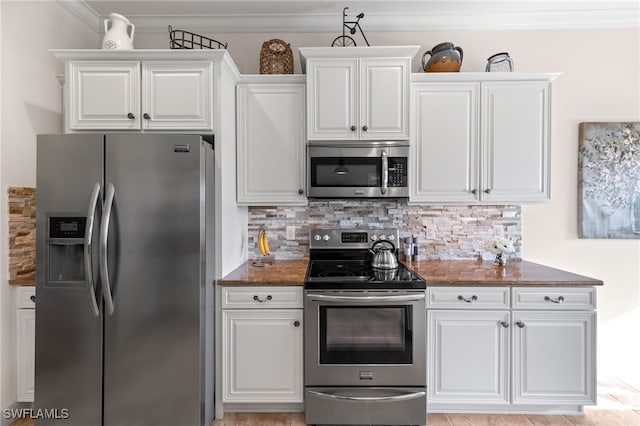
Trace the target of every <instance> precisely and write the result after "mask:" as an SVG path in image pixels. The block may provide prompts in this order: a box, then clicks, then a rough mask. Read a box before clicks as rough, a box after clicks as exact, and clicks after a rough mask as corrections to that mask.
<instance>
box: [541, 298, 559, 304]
mask: <svg viewBox="0 0 640 426" xmlns="http://www.w3.org/2000/svg"><path fill="white" fill-rule="evenodd" d="M544 300H546V301H547V302H551V303H558V304H560V303H562V302H564V296H558V298H557V299H555V300H553V299H552V298H550V297H549V296H545V297H544Z"/></svg>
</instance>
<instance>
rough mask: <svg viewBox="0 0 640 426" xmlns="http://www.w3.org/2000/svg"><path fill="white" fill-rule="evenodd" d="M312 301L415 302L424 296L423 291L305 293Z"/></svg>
mask: <svg viewBox="0 0 640 426" xmlns="http://www.w3.org/2000/svg"><path fill="white" fill-rule="evenodd" d="M307 297H308V298H309V299H311V301H312V302H355V303H371V302H416V301H419V300H422V299H424V298H425V295H424V293H416V294H403V295H399V296H329V295H325V294H307Z"/></svg>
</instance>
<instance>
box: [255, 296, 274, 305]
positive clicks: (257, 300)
mask: <svg viewBox="0 0 640 426" xmlns="http://www.w3.org/2000/svg"><path fill="white" fill-rule="evenodd" d="M271 299H273V297H271V295H268V296H267V297H266V298H265V299H260V297H259V296H258V295H257V294H256V295H255V296H253V300H255V301H256V302H260V303H264V302H268V301H269V300H271Z"/></svg>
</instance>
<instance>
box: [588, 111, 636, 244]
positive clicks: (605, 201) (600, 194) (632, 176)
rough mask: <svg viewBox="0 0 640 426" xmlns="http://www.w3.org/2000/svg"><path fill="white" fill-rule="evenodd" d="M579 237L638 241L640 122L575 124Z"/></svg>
mask: <svg viewBox="0 0 640 426" xmlns="http://www.w3.org/2000/svg"><path fill="white" fill-rule="evenodd" d="M579 134H580V136H579V139H580V140H579V146H578V197H579V199H578V234H579V237H580V238H639V239H640V122H627V123H580V133H579Z"/></svg>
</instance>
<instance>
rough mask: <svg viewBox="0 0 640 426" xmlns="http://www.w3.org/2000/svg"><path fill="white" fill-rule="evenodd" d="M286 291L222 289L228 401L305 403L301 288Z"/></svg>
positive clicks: (261, 288) (223, 342)
mask: <svg viewBox="0 0 640 426" xmlns="http://www.w3.org/2000/svg"><path fill="white" fill-rule="evenodd" d="M281 289H282V290H281V291H282V293H279V290H280V288H267V287H260V288H248V287H242V288H223V310H222V344H223V348H222V370H223V373H222V374H223V379H222V382H223V383H222V392H223V395H222V402H223V403H300V402H302V401H303V340H302V338H303V336H302V332H303V327H302V321H303V314H302V304H301V303H302V297H301V296H302V288H295V289H293V290H292V288H291V287H289V288H287V287H281ZM236 293H237V294H236ZM292 293H300V295H299V296H300V297H293V298H292V297H291V295H292ZM242 300H246V302H242ZM296 300H299V301H300V304H299V305H297V303H296ZM227 301H229V302H231V301H235V302H232V303H229V304H228V303H227ZM238 301H240V302H238ZM238 306H243V308H237V307H238ZM283 306H286V307H296V309H282V307H283ZM247 307H248V308H247Z"/></svg>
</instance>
